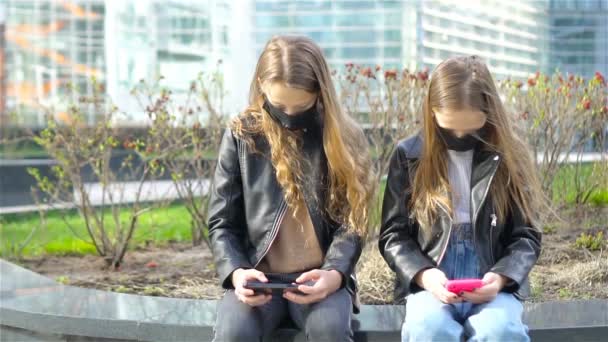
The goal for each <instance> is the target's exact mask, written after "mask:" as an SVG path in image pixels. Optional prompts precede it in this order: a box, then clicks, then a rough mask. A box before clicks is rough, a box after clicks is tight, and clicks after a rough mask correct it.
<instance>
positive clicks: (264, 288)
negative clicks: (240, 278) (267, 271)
mask: <svg viewBox="0 0 608 342" xmlns="http://www.w3.org/2000/svg"><path fill="white" fill-rule="evenodd" d="M299 285H300V284H294V283H281V282H268V283H264V282H261V281H247V282H245V285H243V287H244V288H246V289H250V290H254V291H255V292H256V293H271V292H275V293H277V292H280V293H282V292H283V291H293V292H295V293H297V294H304V293H302V292H300V291H299V290H298V286H299Z"/></svg>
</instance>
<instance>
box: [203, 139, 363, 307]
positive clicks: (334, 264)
mask: <svg viewBox="0 0 608 342" xmlns="http://www.w3.org/2000/svg"><path fill="white" fill-rule="evenodd" d="M317 134H318V135H317V136H316V137H307V138H306V139H304V145H303V153H304V154H305V156H306V158H307V159H308V160H312V161H317V162H316V163H315V164H316V165H317V167H315V168H314V169H312V170H309V171H310V172H308V173H307V174H305V176H312V177H305V178H308V179H312V181H311V184H307V186H306V187H305V188H306V191H308V190H314V191H315V192H316V195H318V196H317V197H316V198H318V199H319V200H320V201H321V202H319V203H315V201H314V200H313V199H312V197H314V196H311V195H310V194H309V195H307V194H306V193H305V194H304V199H305V202H306V206H307V207H308V210H309V213H310V216H311V220H312V222H313V226H314V230H315V232H316V235H317V238H318V239H319V245H320V246H321V249H322V250H323V253H324V255H325V259H324V263H323V265H322V267H321V269H325V270H329V269H333V270H336V271H338V272H340V273H341V274H342V279H343V282H342V286H343V287H344V286H346V288H347V290H348V291H349V292H350V293H351V295H353V296H355V294H356V280H355V276H354V269H355V265H356V263H357V261H358V259H359V256H360V254H361V239H360V237H359V236H357V235H356V234H353V233H350V232H347V230H346V229H345V228H344V227H342V226H340V225H338V224H337V223H335V222H334V221H332V220H331V219H330V218H329V217H328V215H326V214H325V211H324V210H321V209H320V208H324V206H323V203H324V198H325V193H324V189H325V188H326V185H325V181H324V180H325V177H326V174H327V171H326V170H327V160H326V158H325V154H324V152H323V149H322V144H320V143H319V141H320V140H319V139H322V135H320V132H319V133H317ZM314 140H316V142H315V141H314ZM254 146H255V151H253V150H251V147H250V146H248V145H247V143H246V141H245V140H243V139H241V138H239V137H237V136H235V135H234V134H233V132H232V131H231V130H230V129H227V130H226V132H225V134H224V137H223V139H222V143H221V146H220V150H219V159H218V164H217V168H216V171H215V176H214V182H213V188H212V190H211V198H210V203H209V238H210V240H211V247H212V251H213V256H214V259H215V265H216V268H217V272H218V275H219V279H220V282H221V285H222V287H224V288H226V289H229V288H232V282H231V279H230V276H231V274H232V272H233V271H234V270H236V269H238V268H255V267H256V266H257V265H258V263H259V262H260V261H261V260H262V258H264V256H265V255H266V253H267V252H268V250H269V248H270V245H271V243H272V242H273V240H274V238H275V237H276V235H277V232H278V229H279V226H280V224H281V221H282V219H283V216H284V215H285V212H286V211H287V203H286V202H285V198H284V196H283V192H282V188H281V186H280V185H279V183H278V181H277V179H276V176H275V171H274V167H273V166H272V163H271V161H270V157H269V151H270V147H269V145H268V143H267V142H266V140H265V139H264V138H263V137H254ZM353 303H357V301H356V298H353ZM355 311H358V305H356V307H355Z"/></svg>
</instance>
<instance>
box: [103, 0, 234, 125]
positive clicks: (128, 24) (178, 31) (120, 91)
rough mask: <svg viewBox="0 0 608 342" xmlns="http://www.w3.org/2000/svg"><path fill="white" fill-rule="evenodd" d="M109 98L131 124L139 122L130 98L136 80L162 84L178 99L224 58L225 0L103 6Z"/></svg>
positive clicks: (140, 116) (136, 106) (137, 110)
mask: <svg viewBox="0 0 608 342" xmlns="http://www.w3.org/2000/svg"><path fill="white" fill-rule="evenodd" d="M106 12H107V16H106V41H105V44H106V58H107V68H106V70H107V83H108V95H109V96H110V98H111V99H112V100H113V101H114V103H115V104H116V105H117V106H118V107H119V108H121V109H122V110H123V111H126V112H128V113H131V114H132V115H133V117H132V120H129V121H128V122H129V123H135V124H139V122H140V121H141V120H142V119H143V114H142V113H141V108H140V106H139V104H138V103H137V101H136V100H135V99H134V98H133V96H131V95H130V92H131V89H132V88H133V86H134V85H135V84H137V82H139V81H140V80H142V79H143V80H146V81H148V82H154V81H155V80H156V79H157V78H158V77H159V76H162V77H163V78H164V79H163V81H162V85H163V86H166V87H168V88H169V89H171V91H172V92H173V94H174V95H173V96H174V98H176V99H178V100H179V99H180V98H182V97H184V96H186V94H187V92H188V90H189V86H190V82H191V81H192V80H195V79H196V77H197V75H198V74H199V73H200V72H201V71H203V70H209V69H212V68H214V66H215V65H216V63H217V61H218V60H223V59H226V58H227V57H228V54H229V46H228V25H229V20H230V19H229V18H230V11H229V7H228V1H217V0H207V1H197V0H186V1H159V0H155V1H106Z"/></svg>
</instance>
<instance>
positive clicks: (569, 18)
mask: <svg viewBox="0 0 608 342" xmlns="http://www.w3.org/2000/svg"><path fill="white" fill-rule="evenodd" d="M549 15H550V20H551V36H550V37H551V39H550V44H551V49H550V71H554V70H556V69H557V70H560V71H562V72H568V73H576V74H581V75H583V76H585V77H591V76H593V74H594V73H595V71H599V72H602V73H603V74H604V75H606V74H608V0H576V1H572V0H551V3H550V6H549Z"/></svg>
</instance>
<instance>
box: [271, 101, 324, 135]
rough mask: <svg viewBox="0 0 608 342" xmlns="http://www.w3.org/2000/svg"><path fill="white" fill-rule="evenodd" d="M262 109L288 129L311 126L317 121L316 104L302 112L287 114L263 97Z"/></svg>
mask: <svg viewBox="0 0 608 342" xmlns="http://www.w3.org/2000/svg"><path fill="white" fill-rule="evenodd" d="M264 110H265V111H266V112H267V113H268V114H269V115H270V117H271V118H272V119H274V121H276V122H277V123H279V124H280V125H281V126H283V127H285V128H287V129H289V130H298V129H306V128H310V127H313V126H314V125H315V124H316V123H317V121H318V116H319V113H318V111H317V106H316V104H315V105H313V106H312V107H310V108H309V109H307V110H305V111H303V112H300V113H298V114H293V115H289V114H286V113H285V112H283V111H282V110H280V109H278V108H277V107H275V106H273V105H272V104H271V103H270V101H268V99H267V98H264Z"/></svg>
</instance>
